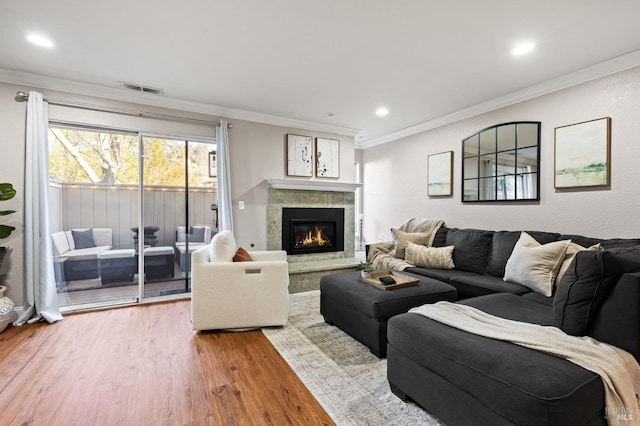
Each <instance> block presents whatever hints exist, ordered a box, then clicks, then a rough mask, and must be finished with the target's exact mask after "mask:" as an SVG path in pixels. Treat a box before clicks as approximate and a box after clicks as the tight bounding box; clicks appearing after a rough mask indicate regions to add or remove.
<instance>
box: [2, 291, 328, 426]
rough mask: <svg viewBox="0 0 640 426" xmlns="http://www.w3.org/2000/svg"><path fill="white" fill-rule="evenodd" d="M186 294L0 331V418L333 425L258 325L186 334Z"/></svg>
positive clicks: (7, 421)
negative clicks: (176, 298) (172, 299)
mask: <svg viewBox="0 0 640 426" xmlns="http://www.w3.org/2000/svg"><path fill="white" fill-rule="evenodd" d="M190 309H191V305H190V301H175V302H167V303H158V304H150V305H140V306H135V307H127V308H120V309H110V310H104V311H96V312H89V313H82V314H74V315H67V316H66V317H65V319H64V320H63V321H61V322H59V323H57V324H53V325H48V324H34V325H27V326H23V327H12V326H9V327H8V328H7V329H6V330H5V332H4V333H2V334H0V425H47V426H49V425H190V424H193V425H333V424H334V423H333V421H332V420H331V418H330V417H329V416H328V415H327V413H326V412H325V411H324V410H323V409H322V407H321V406H320V405H319V404H318V403H317V401H316V400H315V399H314V398H313V396H312V395H311V394H310V392H309V391H308V390H307V389H306V387H305V386H304V385H303V384H302V382H300V380H299V379H298V377H297V376H296V375H295V374H294V373H293V371H292V370H291V368H290V367H289V366H288V364H287V363H286V362H285V361H284V360H283V359H282V357H280V355H279V354H278V353H277V351H276V350H275V349H274V348H273V346H272V345H271V343H270V342H269V341H268V340H267V339H266V337H264V335H263V334H262V332H261V331H259V330H256V331H248V332H206V333H195V332H193V331H192V330H191V327H190V317H191V315H190Z"/></svg>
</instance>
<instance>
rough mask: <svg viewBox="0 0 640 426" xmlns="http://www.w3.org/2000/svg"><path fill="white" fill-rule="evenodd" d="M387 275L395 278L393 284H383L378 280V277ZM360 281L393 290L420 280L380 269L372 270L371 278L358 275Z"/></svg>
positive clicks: (382, 288)
mask: <svg viewBox="0 0 640 426" xmlns="http://www.w3.org/2000/svg"><path fill="white" fill-rule="evenodd" d="M384 275H388V276H390V277H391V278H393V279H394V280H396V283H395V284H389V285H384V284H382V283H381V282H380V280H378V278H380V277H382V276H384ZM360 281H362V282H365V283H367V284H370V285H372V286H374V287H377V288H379V289H380V290H385V291H387V290H395V289H397V288H402V287H408V286H412V285H416V284H418V283H419V282H420V280H419V279H418V278H413V277H409V276H408V275H404V274H396V273H394V271H381V272H372V273H371V278H365V277H363V276H362V275H361V276H360Z"/></svg>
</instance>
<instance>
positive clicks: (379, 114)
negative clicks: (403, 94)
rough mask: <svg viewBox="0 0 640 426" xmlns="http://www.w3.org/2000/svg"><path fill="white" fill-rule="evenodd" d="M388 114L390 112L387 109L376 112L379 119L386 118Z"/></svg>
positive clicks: (382, 108) (379, 109)
mask: <svg viewBox="0 0 640 426" xmlns="http://www.w3.org/2000/svg"><path fill="white" fill-rule="evenodd" d="M387 114H389V110H388V109H387V108H385V107H380V108H378V109H377V110H376V115H377V116H378V117H384V116H385V115H387Z"/></svg>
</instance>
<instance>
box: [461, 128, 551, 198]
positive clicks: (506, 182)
mask: <svg viewBox="0 0 640 426" xmlns="http://www.w3.org/2000/svg"><path fill="white" fill-rule="evenodd" d="M525 125H526V126H532V125H534V126H536V128H535V131H534V132H530V133H531V134H530V135H526V134H525V133H524V129H523V130H522V133H520V132H519V129H520V126H525ZM507 126H513V130H511V129H508V127H507ZM540 127H541V122H540V121H512V122H509V123H502V124H496V125H494V126H489V127H486V128H484V129H482V130H480V131H478V132H476V133H474V134H472V135H470V136H467V137H466V138H464V139H462V155H461V158H462V167H461V169H462V191H461V192H462V195H461V197H462V202H463V203H495V202H503V203H504V202H514V201H516V202H531V201H540ZM534 133H535V134H534ZM525 137H526V138H527V140H523V139H524V138H525ZM501 140H502V143H501ZM505 146H506V147H507V148H505ZM499 147H501V148H499ZM473 151H476V152H475V153H474V152H473ZM532 152H535V155H530V154H531V153H532ZM525 153H527V156H526V157H525V156H524V154H525ZM519 157H520V158H519ZM534 157H535V158H534ZM511 158H513V159H512V160H511ZM521 159H527V161H522V160H521ZM481 161H482V162H483V163H486V164H487V166H488V167H490V168H488V167H485V169H487V170H488V173H486V174H484V175H482V168H481V166H480V164H481ZM525 163H529V164H530V165H531V167H534V166H535V170H534V171H519V170H518V168H519V166H520V165H521V164H525ZM501 166H502V167H501ZM525 167H526V166H525ZM501 168H502V170H501ZM509 169H512V171H509ZM525 179H526V180H527V181H528V187H529V189H528V190H527V189H525V191H530V193H529V194H526V193H523V190H522V189H521V188H522V186H523V185H524V186H525V187H526V186H527V184H524V181H525ZM519 182H522V183H520V184H519ZM506 186H509V189H505V187H506ZM500 188H503V189H502V190H500ZM487 193H488V194H487Z"/></svg>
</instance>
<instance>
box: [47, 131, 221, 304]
mask: <svg viewBox="0 0 640 426" xmlns="http://www.w3.org/2000/svg"><path fill="white" fill-rule="evenodd" d="M49 152H50V153H49V166H50V194H51V196H50V200H51V204H52V205H51V211H52V217H51V229H52V236H51V238H52V241H53V251H54V259H53V262H54V269H55V274H56V285H57V290H58V299H59V303H60V306H61V307H63V308H65V307H66V308H67V310H68V309H76V308H83V307H94V306H106V305H112V304H120V303H134V302H138V301H141V300H143V299H145V298H156V297H164V298H168V297H172V295H175V294H183V293H187V292H190V288H191V287H190V277H189V271H190V254H191V253H192V252H193V251H194V250H195V249H197V248H199V247H202V246H203V245H205V244H206V243H208V242H209V241H210V239H211V236H212V235H213V234H214V233H215V232H216V211H215V210H212V208H211V207H212V205H215V202H216V197H217V191H216V190H217V178H216V176H215V175H216V172H215V169H216V168H215V165H216V163H215V144H214V143H213V141H212V140H200V141H188V140H187V139H186V138H168V137H162V136H157V135H145V134H140V133H137V132H126V131H115V130H109V129H98V128H81V127H73V126H68V125H58V126H56V125H51V126H50V134H49Z"/></svg>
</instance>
